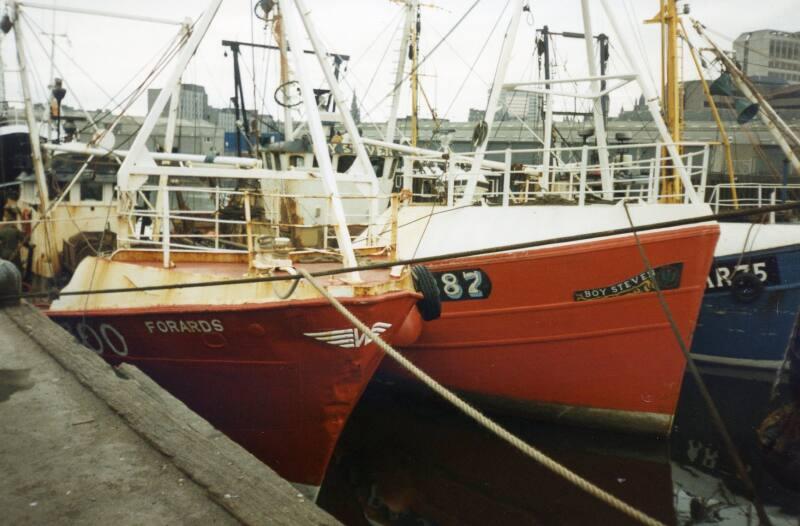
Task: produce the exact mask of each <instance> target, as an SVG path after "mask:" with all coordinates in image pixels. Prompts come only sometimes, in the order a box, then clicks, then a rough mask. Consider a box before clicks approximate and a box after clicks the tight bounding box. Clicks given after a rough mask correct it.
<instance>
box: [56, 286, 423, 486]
mask: <svg viewBox="0 0 800 526" xmlns="http://www.w3.org/2000/svg"><path fill="white" fill-rule="evenodd" d="M417 299H418V296H417V295H415V294H412V293H405V292H398V293H391V294H385V295H383V296H379V297H367V298H359V299H343V300H342V302H343V303H344V304H345V305H346V306H347V307H348V308H349V309H350V310H351V311H352V312H353V313H354V314H355V315H356V316H357V317H358V318H359V319H361V320H363V321H364V322H365V323H367V324H368V325H370V326H372V325H373V324H375V323H378V322H383V323H388V324H391V327H390V328H388V329H386V332H384V334H383V336H385V337H386V339H387V341H389V342H391V341H392V339H393V337H394V336H395V334H396V333H397V331H398V330H399V329H400V327H401V325H402V324H403V321H404V320H406V318H407V317H408V316H409V313H411V315H412V316H414V315H415V314H416V313H415V312H413V313H412V312H411V310H412V308H413V307H414V304H415V302H416V301H417ZM48 315H49V316H50V317H51V318H52V319H53V320H54V321H56V322H57V323H59V324H60V325H62V326H63V327H65V328H67V330H69V331H70V332H72V333H73V334H75V335H76V336H77V337H78V338H79V339H81V340H83V342H84V344H85V345H87V346H88V347H90V348H92V349H93V350H95V351H98V350H100V351H101V352H102V355H103V357H104V358H106V359H107V360H108V361H109V362H110V363H112V364H118V363H120V362H127V363H132V364H135V365H136V366H137V367H139V368H140V369H142V370H143V371H144V372H145V373H147V374H148V375H150V376H151V377H152V378H153V379H154V380H155V381H156V382H158V383H159V384H160V385H161V386H162V387H164V388H165V389H167V390H168V391H169V392H170V393H172V394H173V395H174V396H176V397H177V398H178V399H180V400H182V401H183V402H184V403H186V405H187V406H189V407H190V408H191V409H193V410H194V411H195V412H197V413H198V414H199V415H201V416H202V417H204V418H205V419H207V420H208V421H209V422H210V423H211V424H213V425H214V426H215V427H217V428H218V429H220V430H221V431H223V432H224V433H225V434H226V435H228V436H230V437H231V438H232V439H234V440H235V441H237V442H238V443H239V444H241V445H242V446H243V447H245V448H246V449H248V450H249V451H250V452H251V453H253V454H254V455H255V456H256V457H258V458H259V459H261V460H262V461H264V462H265V463H266V464H268V465H270V466H271V467H272V468H273V469H275V470H276V471H277V472H278V473H279V474H280V475H281V476H283V477H284V478H286V479H288V480H289V481H291V482H295V483H300V484H304V485H308V486H317V487H318V486H319V485H320V484H321V482H322V479H323V477H324V475H325V471H326V468H327V465H328V461H329V460H330V457H331V454H332V453H333V449H334V446H335V445H336V441H337V440H338V438H339V434H340V433H341V431H342V429H343V428H344V425H345V423H346V421H347V419H348V417H349V415H350V412H351V411H352V409H353V407H354V406H355V404H356V402H357V401H358V399H359V397H360V396H361V393H362V392H363V390H364V388H365V387H366V385H367V383H368V382H369V380H370V379H371V378H372V376H373V374H374V373H375V370H376V369H377V367H378V365H379V363H380V361H381V359H382V357H383V353H382V352H381V351H380V350H379V349H378V348H377V346H376V345H375V344H374V343H369V342H368V341H364V340H363V338H361V339H359V338H360V337H359V334H358V333H355V336H354V341H355V347H354V348H344V347H341V346H336V345H332V344H329V343H324V342H321V341H319V340H318V339H315V338H314V337H313V336H307V335H306V334H307V333H319V332H320V331H330V330H343V329H350V328H351V326H350V324H349V323H348V322H347V320H346V319H345V318H343V317H342V316H341V315H340V314H338V313H337V312H336V311H335V310H334V309H333V308H332V307H331V306H330V305H329V304H328V303H327V302H325V301H323V300H305V301H292V302H288V303H280V304H257V305H255V304H250V305H240V306H233V307H227V306H197V307H184V306H181V307H157V308H152V309H114V310H112V309H108V310H102V311H88V312H66V311H64V312H49V313H48ZM109 327H110V328H109ZM220 329H221V330H220ZM101 345H102V346H103V348H102V349H100V348H99V347H100V346H101ZM111 346H113V347H114V349H112V348H110V347H111ZM125 348H127V355H125V356H121V355H120V353H122V352H124V351H125ZM115 349H116V350H115Z"/></svg>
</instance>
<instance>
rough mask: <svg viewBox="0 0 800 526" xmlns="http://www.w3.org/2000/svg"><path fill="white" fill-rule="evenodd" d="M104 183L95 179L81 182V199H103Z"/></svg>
mask: <svg viewBox="0 0 800 526" xmlns="http://www.w3.org/2000/svg"><path fill="white" fill-rule="evenodd" d="M102 200H103V184H102V183H98V182H95V181H84V182H82V183H81V201H102Z"/></svg>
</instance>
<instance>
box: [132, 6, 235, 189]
mask: <svg viewBox="0 0 800 526" xmlns="http://www.w3.org/2000/svg"><path fill="white" fill-rule="evenodd" d="M221 3H222V0H211V2H210V4H209V6H208V7H207V8H206V10H205V11H204V12H203V14H202V16H201V17H200V19H199V20H198V21H197V24H196V25H195V28H194V31H193V32H192V36H191V37H189V40H188V41H187V42H186V44H185V46H184V48H183V49H182V50H181V52H180V54H179V55H178V58H177V61H176V63H175V68H174V69H173V71H172V73H171V74H170V76H169V78H168V79H167V82H166V83H165V84H164V88H163V89H162V90H161V93H159V94H158V97H157V98H156V100H155V102H154V103H153V107H152V108H150V113H148V114H147V117H145V119H144V122H143V123H142V127H141V128H140V129H139V133H137V134H136V138H135V139H134V140H133V144H132V145H131V148H130V153H129V155H128V157H126V158H125V161H123V163H122V166H120V168H119V172H118V173H117V184H118V185H119V188H120V190H122V191H129V190H135V189H136V188H138V187H139V186H141V185H142V184H144V182H145V181H146V179H147V178H146V177H142V178H137V181H135V182H134V183H133V184H132V183H131V180H130V176H131V171H132V170H133V169H134V167H135V165H136V164H137V163H139V162H143V163H146V164H148V165H151V166H154V165H155V161H153V158H152V156H151V155H150V153H149V152H148V151H147V139H148V138H149V137H150V134H152V133H153V128H155V126H156V123H157V122H158V118H159V117H160V116H161V113H162V112H163V111H164V108H165V107H166V105H167V101H168V100H169V99H170V98H171V97H172V95H173V93H174V90H175V86H177V85H178V84H179V83H180V81H181V76H182V75H183V72H184V70H185V69H186V66H187V65H188V64H189V61H190V60H191V59H192V57H193V56H194V54H195V52H196V51H197V47H198V46H199V45H200V42H201V41H202V40H203V37H204V36H205V34H206V31H208V26H210V25H211V21H212V20H214V16H216V14H217V10H218V9H219V6H220V4H221Z"/></svg>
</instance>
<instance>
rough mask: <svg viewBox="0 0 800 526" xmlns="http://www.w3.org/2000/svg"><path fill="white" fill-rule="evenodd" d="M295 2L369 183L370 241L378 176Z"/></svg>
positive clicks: (300, 1)
mask: <svg viewBox="0 0 800 526" xmlns="http://www.w3.org/2000/svg"><path fill="white" fill-rule="evenodd" d="M295 4H296V5H297V10H298V12H299V13H300V19H301V20H302V21H303V25H304V26H305V28H306V33H308V38H309V39H310V40H311V46H312V47H313V48H314V53H315V54H316V55H317V60H319V65H320V67H321V68H322V72H323V74H324V75H325V80H326V81H327V83H328V86H330V88H331V93H332V94H333V99H334V101H336V107H337V108H338V109H339V115H341V117H342V121H343V123H344V127H345V129H346V130H347V134H348V135H350V140H351V141H352V142H353V146H355V149H356V159H357V160H358V162H359V164H360V165H361V169H362V170H363V171H364V174H365V175H366V176H367V180H368V181H369V183H370V190H371V197H372V199H370V212H369V225H368V226H367V237H368V239H369V240H370V241H372V240H373V239H374V224H375V218H376V217H377V216H378V194H379V193H380V186H379V184H378V178H377V177H376V176H375V168H374V167H373V166H372V162H370V160H369V155H368V154H367V149H366V148H364V142H363V141H362V139H361V134H360V133H359V131H358V126H356V122H355V120H353V116H352V115H351V114H350V111H349V110H348V107H347V101H346V100H345V98H344V93H342V88H341V86H339V81H338V80H336V75H334V73H333V68H331V65H330V63H329V62H328V58H327V57H328V52H327V50H326V49H325V44H323V42H322V39H320V37H319V35H318V34H317V29H316V27H314V24H312V23H311V20H310V18H309V14H310V11H309V9H308V8H307V7H306V5H305V1H304V0H295ZM326 150H327V148H326Z"/></svg>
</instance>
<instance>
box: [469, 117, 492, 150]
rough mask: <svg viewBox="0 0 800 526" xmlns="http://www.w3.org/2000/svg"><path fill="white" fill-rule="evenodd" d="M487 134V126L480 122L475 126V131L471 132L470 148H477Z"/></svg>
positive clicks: (484, 122)
mask: <svg viewBox="0 0 800 526" xmlns="http://www.w3.org/2000/svg"><path fill="white" fill-rule="evenodd" d="M488 134H489V125H488V124H487V123H486V121H481V122H479V123H478V124H477V125H476V126H475V130H474V131H473V132H472V146H473V147H475V148H477V147H479V146H480V145H481V144H483V141H485V140H486V136H487V135H488Z"/></svg>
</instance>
